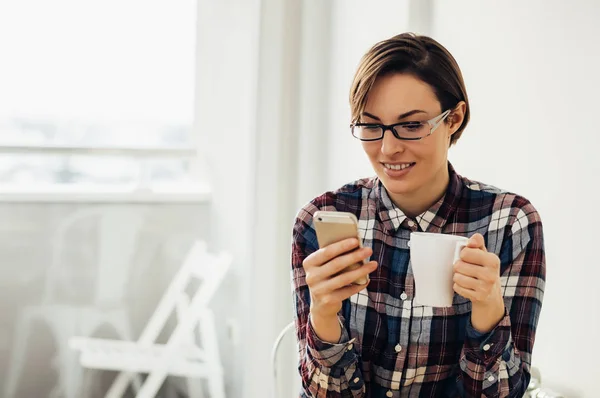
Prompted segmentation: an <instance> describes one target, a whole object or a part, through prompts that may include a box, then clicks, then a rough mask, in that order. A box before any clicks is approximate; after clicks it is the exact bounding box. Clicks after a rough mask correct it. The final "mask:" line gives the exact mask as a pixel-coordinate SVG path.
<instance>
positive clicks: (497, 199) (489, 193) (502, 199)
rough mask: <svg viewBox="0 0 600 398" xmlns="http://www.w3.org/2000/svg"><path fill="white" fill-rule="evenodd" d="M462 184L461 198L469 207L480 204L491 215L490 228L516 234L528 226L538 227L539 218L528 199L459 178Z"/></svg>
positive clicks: (494, 187)
mask: <svg viewBox="0 0 600 398" xmlns="http://www.w3.org/2000/svg"><path fill="white" fill-rule="evenodd" d="M460 178H461V179H462V182H463V187H464V188H463V198H464V199H465V200H467V201H469V202H470V205H471V207H476V206H477V204H478V203H481V204H483V205H484V207H486V212H487V213H488V214H491V216H490V219H489V221H490V224H495V225H490V227H495V229H501V228H502V227H508V228H510V232H512V233H516V232H518V231H519V230H522V229H524V228H526V227H528V226H530V225H540V226H541V217H540V215H539V213H538V211H537V209H536V208H535V207H534V205H533V204H532V203H531V202H530V201H529V199H527V198H525V197H524V196H521V195H519V194H516V193H514V192H510V191H507V190H504V189H501V188H498V187H496V186H493V185H489V184H485V183H482V182H479V181H475V180H471V179H468V178H465V177H460Z"/></svg>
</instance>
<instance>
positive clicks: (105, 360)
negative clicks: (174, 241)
mask: <svg viewBox="0 0 600 398" xmlns="http://www.w3.org/2000/svg"><path fill="white" fill-rule="evenodd" d="M230 263H231V256H230V255H229V254H227V253H222V254H219V255H213V254H209V253H208V252H207V251H206V245H205V244H204V243H203V242H196V243H195V244H194V245H193V246H192V249H191V250H190V251H189V253H188V255H187V256H186V258H185V261H184V263H183V265H182V267H181V268H180V269H179V271H178V272H177V273H176V275H175V277H174V279H173V280H172V281H171V283H170V285H169V287H168V288H167V290H166V292H165V293H164V294H163V296H162V298H161V300H160V302H159V304H158V306H157V308H156V310H155V311H154V313H153V314H152V316H151V318H150V320H149V321H148V324H147V325H146V327H145V328H144V330H143V332H142V334H141V336H140V338H139V339H138V340H137V341H136V342H127V341H118V340H107V339H94V338H85V337H73V338H71V340H70V346H71V347H72V348H73V349H75V350H79V351H80V352H81V356H80V363H81V365H82V366H83V367H86V368H91V369H104V370H113V371H119V372H121V373H119V375H118V376H117V377H116V379H115V381H114V382H113V384H112V386H111V387H110V389H109V391H108V392H107V394H106V397H107V398H118V397H122V395H123V393H124V392H125V390H126V389H127V386H128V385H129V383H130V382H131V380H132V377H133V376H134V375H136V374H138V373H147V374H148V376H147V378H146V379H145V381H144V382H143V384H142V386H141V388H140V389H139V391H138V393H137V395H136V397H137V398H151V397H155V396H156V394H157V392H158V390H159V389H160V387H161V385H162V384H163V382H164V380H165V378H166V377H167V376H168V375H173V376H181V377H186V378H202V379H206V380H207V382H208V390H209V392H210V396H211V398H225V387H224V377H223V367H222V364H221V360H220V356H219V350H218V340H217V333H216V330H215V323H214V315H213V313H212V310H211V309H210V308H209V307H208V303H209V301H210V299H211V298H212V297H213V295H214V294H215V292H216V291H217V289H218V287H219V285H220V283H221V282H222V280H223V278H224V277H225V274H226V272H227V270H228V268H229V265H230ZM194 279H196V280H199V281H200V286H199V287H198V288H197V289H195V291H194V292H193V293H192V294H191V295H188V294H187V291H188V290H189V286H188V285H189V283H190V282H191V281H192V280H194ZM192 290H193V289H192ZM174 311H175V312H176V314H177V324H176V326H175V328H174V330H173V331H172V333H171V335H170V337H169V338H168V341H167V343H166V344H157V343H156V339H157V338H158V336H159V334H160V333H161V331H162V329H163V327H164V326H165V324H166V322H167V320H168V319H169V317H170V315H171V313H173V312H174ZM197 332H199V334H195V333H197ZM196 340H198V341H199V342H200V345H197V343H196Z"/></svg>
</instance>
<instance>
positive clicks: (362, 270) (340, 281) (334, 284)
mask: <svg viewBox="0 0 600 398" xmlns="http://www.w3.org/2000/svg"><path fill="white" fill-rule="evenodd" d="M376 269H377V262H376V261H370V262H368V263H367V264H364V265H361V266H360V267H358V268H357V269H355V270H352V271H348V272H344V273H341V274H339V275H337V276H335V277H333V278H331V279H329V280H328V281H323V283H322V286H321V287H322V289H323V291H324V292H333V291H335V290H338V289H340V288H343V287H345V286H348V285H350V284H352V282H354V281H356V280H358V279H361V278H363V277H365V276H366V275H368V274H370V273H371V272H373V271H375V270H376ZM363 287H364V285H363Z"/></svg>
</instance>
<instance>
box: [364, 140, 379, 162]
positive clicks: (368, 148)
mask: <svg viewBox="0 0 600 398" xmlns="http://www.w3.org/2000/svg"><path fill="white" fill-rule="evenodd" d="M361 144H362V147H363V150H364V151H365V153H366V154H367V156H368V157H369V160H370V161H372V162H373V161H377V159H378V156H379V150H380V148H381V144H379V143H377V142H361Z"/></svg>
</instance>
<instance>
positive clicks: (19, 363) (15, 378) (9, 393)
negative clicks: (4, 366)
mask: <svg viewBox="0 0 600 398" xmlns="http://www.w3.org/2000/svg"><path fill="white" fill-rule="evenodd" d="M26 311H27V310H25V313H24V316H23V317H22V318H21V319H20V320H19V322H18V324H17V328H16V333H15V344H14V346H13V349H12V354H11V360H10V368H9V370H8V375H7V377H6V386H5V388H4V396H5V397H6V398H14V396H15V394H16V393H17V386H18V383H19V379H20V378H21V376H22V374H23V369H24V365H25V355H26V354H27V345H28V344H27V342H28V339H29V335H30V332H31V331H30V329H29V326H30V324H31V321H32V320H33V317H32V316H31V314H28V313H27V312H26Z"/></svg>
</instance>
